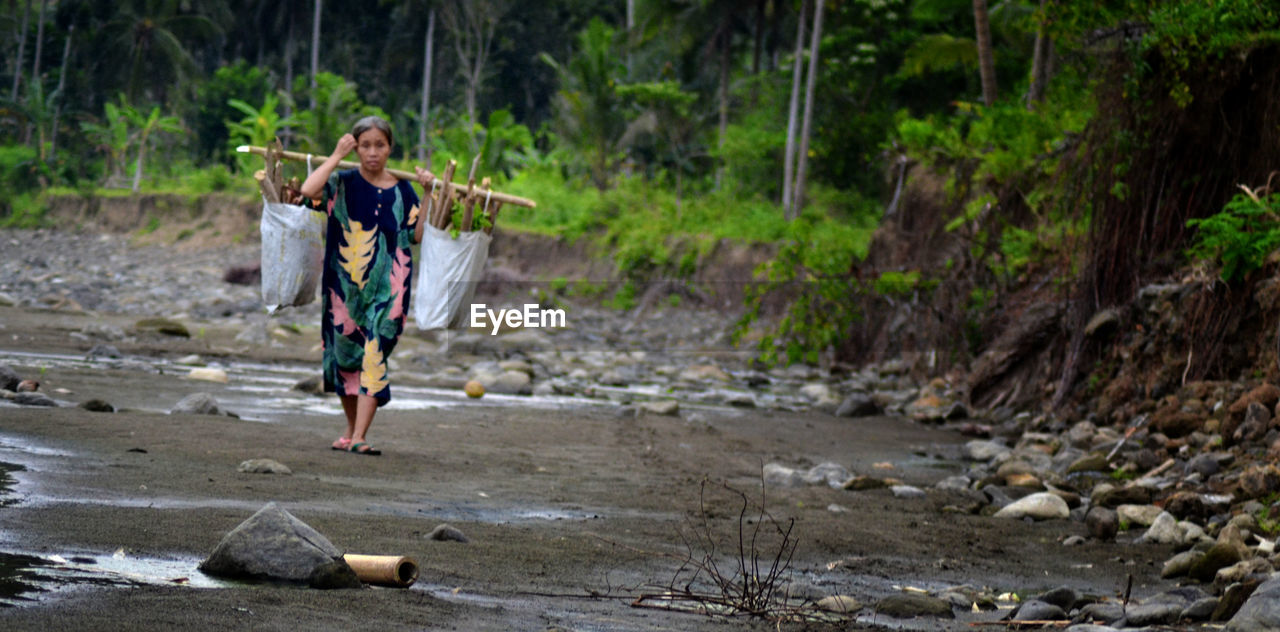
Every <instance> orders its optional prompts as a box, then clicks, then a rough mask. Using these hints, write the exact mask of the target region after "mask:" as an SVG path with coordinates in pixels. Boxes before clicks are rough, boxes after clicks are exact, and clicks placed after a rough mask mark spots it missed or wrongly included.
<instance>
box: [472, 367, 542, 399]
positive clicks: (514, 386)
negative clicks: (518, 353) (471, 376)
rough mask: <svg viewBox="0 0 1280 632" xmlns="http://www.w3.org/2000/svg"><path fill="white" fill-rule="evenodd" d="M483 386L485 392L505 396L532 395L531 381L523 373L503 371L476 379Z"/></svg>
mask: <svg viewBox="0 0 1280 632" xmlns="http://www.w3.org/2000/svg"><path fill="white" fill-rule="evenodd" d="M476 379H477V380H478V381H479V382H480V383H481V384H483V385H484V388H485V390H486V391H489V392H493V393H503V394H506V395H529V394H531V393H533V386H532V383H533V380H531V379H529V374H528V373H525V372H524V371H503V372H502V373H499V374H497V375H492V374H490V375H484V376H478V377H477V378H476Z"/></svg>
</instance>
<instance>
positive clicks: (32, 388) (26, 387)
mask: <svg viewBox="0 0 1280 632" xmlns="http://www.w3.org/2000/svg"><path fill="white" fill-rule="evenodd" d="M13 390H14V391H17V392H19V393H34V392H36V391H38V390H40V382H38V381H36V380H22V381H21V382H18V386H17V387H16V388H14V389H13Z"/></svg>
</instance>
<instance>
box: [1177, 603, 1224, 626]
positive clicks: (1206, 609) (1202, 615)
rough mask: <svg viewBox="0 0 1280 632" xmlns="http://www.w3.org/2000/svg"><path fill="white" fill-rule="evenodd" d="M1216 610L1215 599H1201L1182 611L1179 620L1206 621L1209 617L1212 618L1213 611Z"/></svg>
mask: <svg viewBox="0 0 1280 632" xmlns="http://www.w3.org/2000/svg"><path fill="white" fill-rule="evenodd" d="M1217 608H1218V598H1217V597H1202V598H1200V599H1197V600H1195V601H1193V602H1191V605H1189V606H1187V607H1186V608H1183V609H1182V615H1181V619H1182V620H1184V621H1208V620H1209V617H1212V616H1213V611H1214V610H1216V609H1217Z"/></svg>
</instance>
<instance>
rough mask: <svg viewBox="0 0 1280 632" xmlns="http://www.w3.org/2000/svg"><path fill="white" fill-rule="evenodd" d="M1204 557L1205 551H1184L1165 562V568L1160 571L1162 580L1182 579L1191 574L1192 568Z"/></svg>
mask: <svg viewBox="0 0 1280 632" xmlns="http://www.w3.org/2000/svg"><path fill="white" fill-rule="evenodd" d="M1202 557H1204V552H1203V551H1196V550H1194V549H1193V550H1191V551H1183V552H1181V553H1179V554H1177V555H1175V556H1173V557H1171V558H1169V559H1168V560H1166V561H1165V563H1164V566H1163V567H1162V568H1161V569H1160V578H1161V579H1172V578H1174V577H1182V576H1183V575H1186V574H1187V573H1189V572H1191V567H1192V566H1193V565H1195V563H1196V562H1198V561H1200V558H1202Z"/></svg>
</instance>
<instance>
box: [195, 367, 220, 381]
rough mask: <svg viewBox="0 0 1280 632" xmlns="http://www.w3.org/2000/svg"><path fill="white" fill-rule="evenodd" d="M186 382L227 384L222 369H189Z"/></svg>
mask: <svg viewBox="0 0 1280 632" xmlns="http://www.w3.org/2000/svg"><path fill="white" fill-rule="evenodd" d="M187 379H188V380H204V381H206V382H219V383H222V384H226V383H227V382H228V378H227V372H226V371H223V370H222V369H214V368H210V367H198V368H195V369H191V372H190V373H188V374H187Z"/></svg>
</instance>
